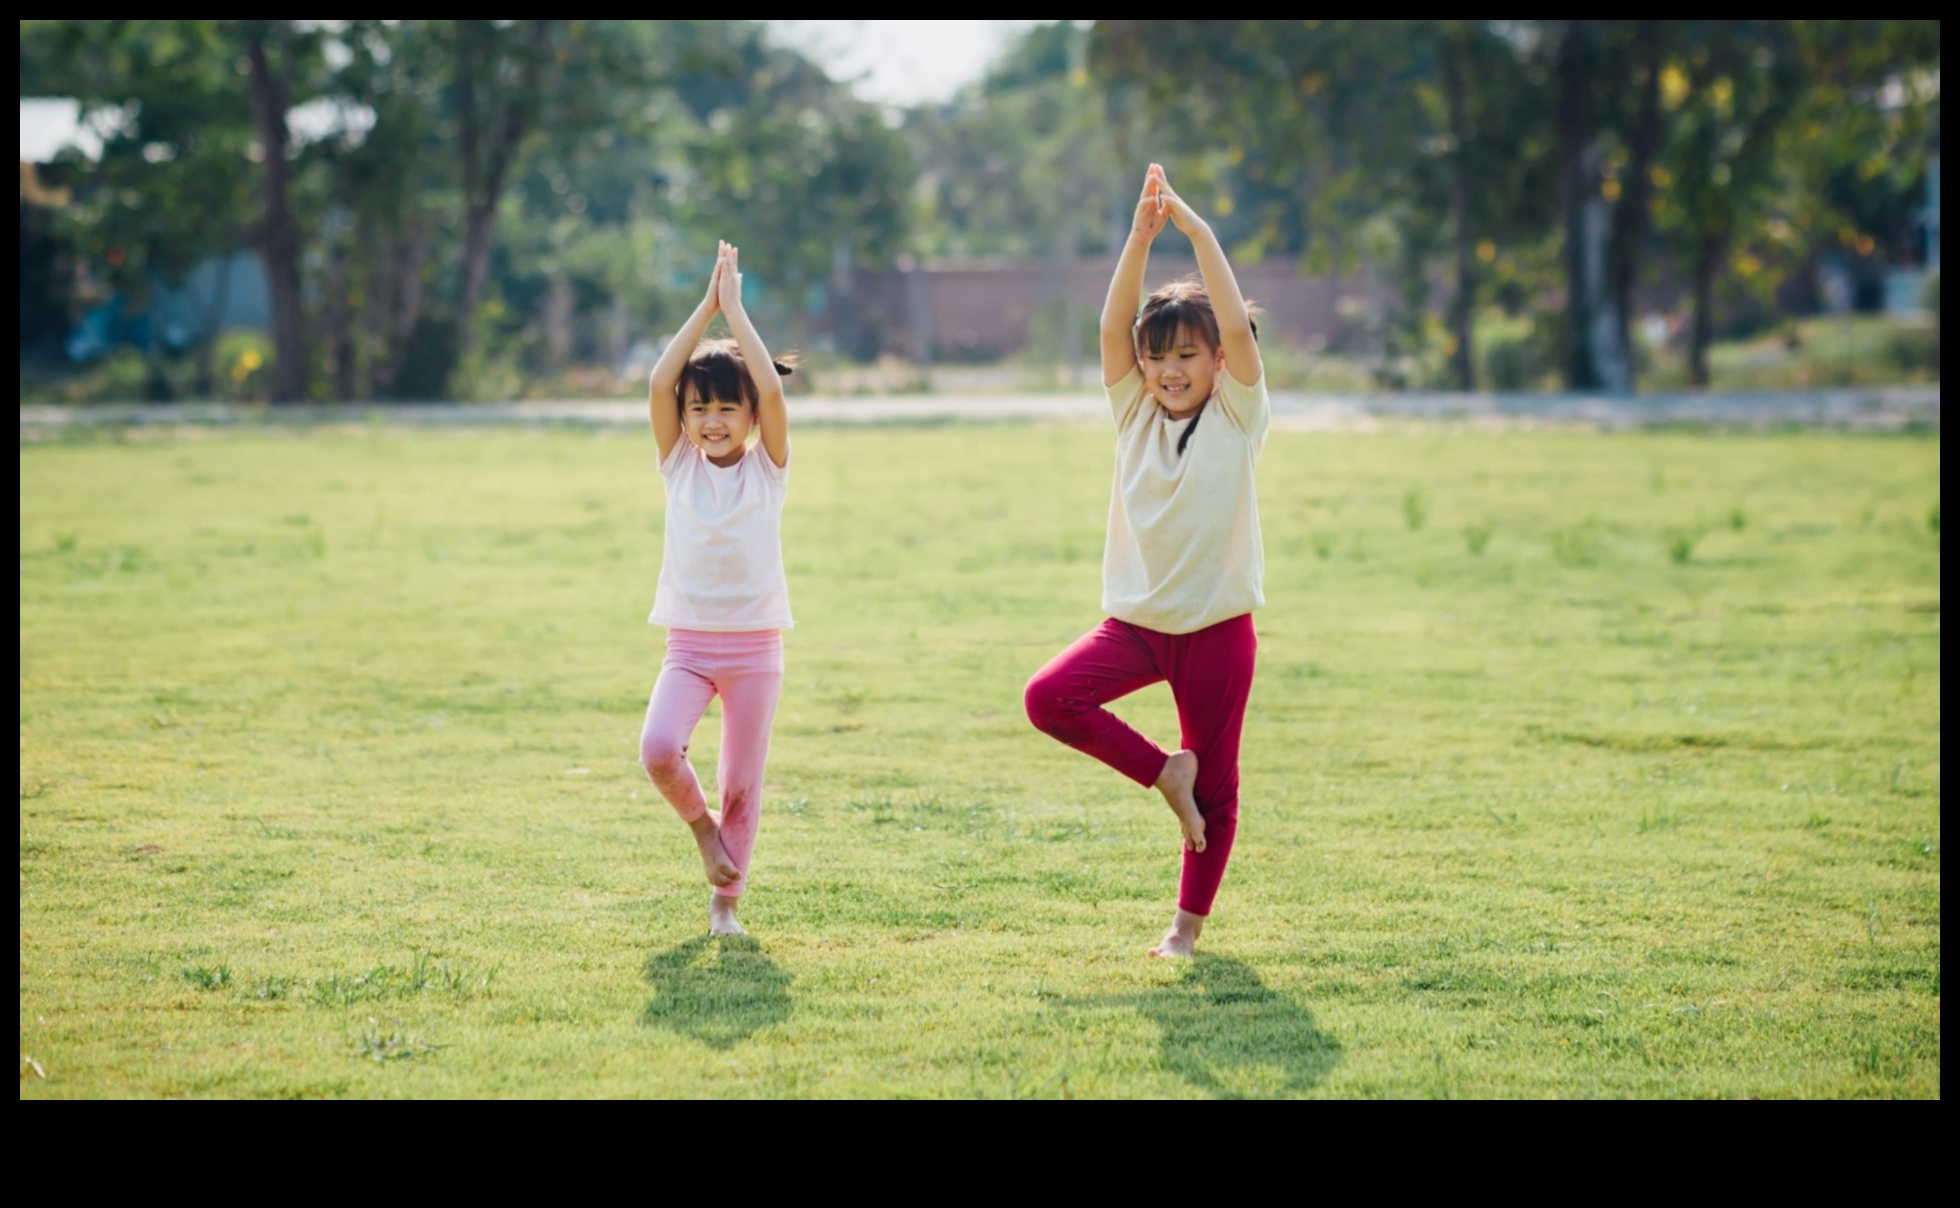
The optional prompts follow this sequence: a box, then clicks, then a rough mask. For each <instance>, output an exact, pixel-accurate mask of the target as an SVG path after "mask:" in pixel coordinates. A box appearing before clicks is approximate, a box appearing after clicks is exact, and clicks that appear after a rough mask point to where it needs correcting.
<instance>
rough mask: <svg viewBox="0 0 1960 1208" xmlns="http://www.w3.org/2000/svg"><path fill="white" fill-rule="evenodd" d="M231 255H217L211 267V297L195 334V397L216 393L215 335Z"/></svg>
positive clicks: (227, 296)
mask: <svg viewBox="0 0 1960 1208" xmlns="http://www.w3.org/2000/svg"><path fill="white" fill-rule="evenodd" d="M231 273H232V256H231V253H230V252H227V253H225V254H224V255H223V256H220V257H219V258H218V259H217V260H216V261H215V262H214V263H213V264H212V266H211V276H212V281H211V296H210V298H209V299H207V300H206V301H205V304H204V322H203V324H202V325H201V326H200V327H199V329H198V333H197V384H196V390H197V396H198V398H200V399H207V400H208V399H210V398H212V397H213V396H215V395H216V394H217V392H218V372H217V360H218V336H219V335H221V334H222V332H221V331H220V328H221V326H222V325H223V323H224V321H225V310H226V308H228V307H229V306H230V305H231Z"/></svg>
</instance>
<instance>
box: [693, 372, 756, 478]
mask: <svg viewBox="0 0 1960 1208" xmlns="http://www.w3.org/2000/svg"><path fill="white" fill-rule="evenodd" d="M681 426H682V428H683V429H684V430H685V431H686V432H687V438H688V439H689V440H691V441H693V442H694V443H695V445H696V446H697V447H699V448H700V450H701V451H702V452H703V453H706V454H707V455H708V460H709V461H711V462H714V463H715V464H716V465H718V466H732V465H734V464H735V463H736V462H738V461H740V460H742V453H743V451H744V450H745V449H746V448H747V447H748V440H749V431H750V429H752V428H754V427H755V412H754V411H752V410H750V408H749V405H748V404H747V403H744V402H737V401H735V400H732V399H704V398H702V397H701V396H700V395H699V394H697V393H696V392H695V391H694V389H693V387H692V385H691V384H690V386H689V387H688V388H687V390H686V392H685V394H684V395H683V397H682V399H681Z"/></svg>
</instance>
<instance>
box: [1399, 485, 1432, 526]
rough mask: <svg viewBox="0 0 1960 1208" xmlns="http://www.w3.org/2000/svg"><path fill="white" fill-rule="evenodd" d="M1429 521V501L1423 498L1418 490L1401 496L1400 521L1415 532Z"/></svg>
mask: <svg viewBox="0 0 1960 1208" xmlns="http://www.w3.org/2000/svg"><path fill="white" fill-rule="evenodd" d="M1428 519H1429V501H1428V500H1427V499H1424V498H1423V495H1422V492H1421V491H1420V490H1414V491H1408V492H1406V493H1404V494H1403V496H1402V520H1403V523H1405V524H1407V525H1408V526H1409V531H1410V532H1412V533H1413V532H1415V531H1416V530H1417V529H1420V528H1421V527H1422V525H1423V521H1425V520H1428Z"/></svg>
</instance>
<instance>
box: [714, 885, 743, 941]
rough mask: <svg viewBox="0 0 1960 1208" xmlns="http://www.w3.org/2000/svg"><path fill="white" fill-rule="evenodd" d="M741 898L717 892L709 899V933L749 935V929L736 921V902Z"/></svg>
mask: <svg viewBox="0 0 1960 1208" xmlns="http://www.w3.org/2000/svg"><path fill="white" fill-rule="evenodd" d="M741 900H742V899H740V898H729V897H723V896H722V895H721V894H716V895H715V896H714V897H712V898H709V899H708V934H709V935H747V934H748V933H749V932H748V929H747V928H746V927H743V926H742V925H741V924H740V923H738V922H736V921H735V903H737V902H739V901H741Z"/></svg>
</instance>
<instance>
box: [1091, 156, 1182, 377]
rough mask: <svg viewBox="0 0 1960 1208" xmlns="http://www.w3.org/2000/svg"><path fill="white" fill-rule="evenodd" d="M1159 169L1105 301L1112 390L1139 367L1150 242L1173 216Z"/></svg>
mask: <svg viewBox="0 0 1960 1208" xmlns="http://www.w3.org/2000/svg"><path fill="white" fill-rule="evenodd" d="M1156 171H1157V166H1156V165H1155V164H1152V165H1151V173H1152V175H1149V176H1146V177H1145V178H1144V181H1143V195H1142V196H1141V197H1138V198H1137V212H1136V216H1135V217H1134V218H1132V219H1131V220H1130V237H1129V238H1128V239H1127V240H1125V241H1124V242H1123V254H1122V255H1121V256H1120V257H1118V258H1117V261H1116V275H1115V276H1113V277H1111V278H1110V279H1109V297H1107V298H1105V299H1104V300H1103V312H1102V373H1103V386H1104V388H1105V389H1106V388H1108V387H1111V386H1114V385H1115V384H1116V383H1118V382H1120V381H1122V380H1123V379H1124V378H1126V377H1128V376H1129V374H1130V370H1132V369H1135V368H1136V364H1137V345H1136V335H1135V332H1134V328H1135V327H1136V321H1137V303H1138V302H1139V301H1141V300H1142V298H1143V270H1144V268H1145V267H1146V266H1148V265H1149V263H1150V241H1151V240H1153V239H1155V238H1156V237H1157V232H1159V231H1161V230H1163V229H1164V223H1165V222H1166V221H1168V219H1169V215H1168V214H1166V213H1165V211H1164V207H1163V205H1162V203H1160V202H1159V201H1158V199H1157V177H1156V175H1155V173H1156Z"/></svg>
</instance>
